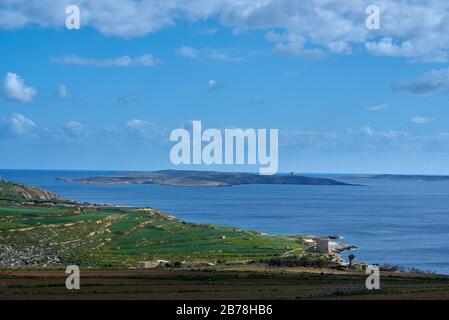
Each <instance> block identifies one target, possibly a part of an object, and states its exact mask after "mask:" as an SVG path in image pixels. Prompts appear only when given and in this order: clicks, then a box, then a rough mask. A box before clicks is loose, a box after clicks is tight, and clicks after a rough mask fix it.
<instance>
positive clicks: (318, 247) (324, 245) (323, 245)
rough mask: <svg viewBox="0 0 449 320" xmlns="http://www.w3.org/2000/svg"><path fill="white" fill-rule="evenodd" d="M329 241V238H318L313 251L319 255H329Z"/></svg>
mask: <svg viewBox="0 0 449 320" xmlns="http://www.w3.org/2000/svg"><path fill="white" fill-rule="evenodd" d="M329 243H330V239H329V238H319V239H317V240H316V244H315V251H316V252H319V253H329V252H330V245H329Z"/></svg>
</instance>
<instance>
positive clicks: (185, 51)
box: [175, 45, 244, 62]
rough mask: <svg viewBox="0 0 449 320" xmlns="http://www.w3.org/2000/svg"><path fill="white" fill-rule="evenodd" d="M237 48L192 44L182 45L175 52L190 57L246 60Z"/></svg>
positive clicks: (229, 60)
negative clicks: (195, 45)
mask: <svg viewBox="0 0 449 320" xmlns="http://www.w3.org/2000/svg"><path fill="white" fill-rule="evenodd" d="M236 51H237V50H235V49H214V48H201V49H195V48H192V47H190V46H186V45H184V46H182V47H179V48H177V49H176V50H175V53H176V54H177V55H178V56H180V57H182V58H188V59H207V60H215V61H222V62H236V61H242V60H244V57H243V56H240V55H239V53H238V52H236Z"/></svg>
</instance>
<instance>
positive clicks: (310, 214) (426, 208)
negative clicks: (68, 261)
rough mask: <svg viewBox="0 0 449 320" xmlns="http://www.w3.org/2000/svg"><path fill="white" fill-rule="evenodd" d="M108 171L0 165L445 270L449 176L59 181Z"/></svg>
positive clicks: (172, 209)
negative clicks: (220, 183)
mask: <svg viewBox="0 0 449 320" xmlns="http://www.w3.org/2000/svg"><path fill="white" fill-rule="evenodd" d="M117 173H118V172H111V171H50V170H48V171H47V170H2V169H0V175H1V178H3V179H7V180H9V181H14V182H21V183H24V184H28V185H32V186H36V187H40V188H44V189H46V190H49V191H52V192H55V193H58V194H60V195H62V196H63V197H66V198H68V199H72V200H77V201H88V202H93V203H101V204H113V205H121V206H136V207H152V208H158V209H161V210H163V211H166V212H167V213H170V214H172V215H174V216H176V217H177V218H179V219H181V220H184V221H189V222H198V223H211V224H219V225H229V226H236V227H240V228H244V229H249V230H255V231H260V232H263V233H267V234H272V235H316V236H319V235H322V236H336V235H338V236H340V237H341V240H340V241H341V242H344V243H346V244H351V245H355V246H357V247H358V249H356V250H355V251H352V252H351V253H352V254H354V255H355V256H356V260H355V261H361V262H366V263H369V264H373V263H377V264H384V263H387V264H390V265H401V266H403V267H405V268H412V267H413V268H418V269H421V270H425V271H430V272H435V273H441V274H449V180H448V181H421V180H394V179H373V178H371V177H370V176H369V175H359V174H357V175H356V174H353V175H352V174H349V175H335V174H325V175H323V174H321V175H311V174H309V176H319V177H328V178H334V179H337V180H339V181H343V182H347V183H351V184H357V185H356V186H354V185H352V186H331V185H329V186H313V185H312V186H307V185H245V186H232V187H209V188H208V187H173V186H160V185H111V184H81V183H72V182H70V183H69V182H63V181H60V180H58V179H57V178H75V177H76V178H80V177H92V176H98V175H111V174H117Z"/></svg>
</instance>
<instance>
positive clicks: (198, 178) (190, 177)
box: [61, 170, 348, 187]
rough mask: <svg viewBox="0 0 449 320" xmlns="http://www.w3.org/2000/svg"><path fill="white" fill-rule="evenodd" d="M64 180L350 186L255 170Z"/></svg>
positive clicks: (122, 182) (154, 173)
mask: <svg viewBox="0 0 449 320" xmlns="http://www.w3.org/2000/svg"><path fill="white" fill-rule="evenodd" d="M61 180H63V181H66V182H79V183H103V184H160V185H172V186H183V187H223V186H233V185H245V184H289V185H348V184H346V183H344V182H340V181H336V180H333V179H327V178H315V177H305V176H297V175H273V176H264V175H258V174H252V173H239V172H215V171H190V170H162V171H153V172H129V173H123V174H117V175H111V176H97V177H87V178H70V179H66V178H61Z"/></svg>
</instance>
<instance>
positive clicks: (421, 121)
mask: <svg viewBox="0 0 449 320" xmlns="http://www.w3.org/2000/svg"><path fill="white" fill-rule="evenodd" d="M410 122H411V123H413V124H428V123H431V122H433V119H431V118H428V117H422V116H416V117H413V118H411V119H410Z"/></svg>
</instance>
